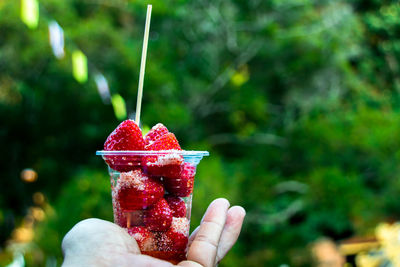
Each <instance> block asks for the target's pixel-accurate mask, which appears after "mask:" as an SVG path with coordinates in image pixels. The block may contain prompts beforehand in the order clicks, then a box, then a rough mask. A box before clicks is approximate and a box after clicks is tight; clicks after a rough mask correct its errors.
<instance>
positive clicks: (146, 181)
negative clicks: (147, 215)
mask: <svg viewBox="0 0 400 267" xmlns="http://www.w3.org/2000/svg"><path fill="white" fill-rule="evenodd" d="M114 190H115V195H114V197H115V198H116V199H117V201H118V203H119V205H120V207H121V209H122V210H123V211H134V210H140V209H144V208H147V207H149V206H151V205H152V204H154V203H156V202H157V201H158V200H159V199H160V198H162V196H163V195H164V188H163V186H162V185H161V184H160V183H159V182H158V181H155V180H153V179H151V178H149V177H148V176H146V175H145V174H144V173H143V172H142V171H141V170H135V171H130V172H123V173H121V174H120V177H119V179H118V183H117V186H116V187H115V189H114Z"/></svg>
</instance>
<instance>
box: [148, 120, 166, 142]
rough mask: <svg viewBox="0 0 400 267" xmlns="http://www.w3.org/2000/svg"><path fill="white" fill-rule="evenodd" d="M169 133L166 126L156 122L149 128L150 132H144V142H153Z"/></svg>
mask: <svg viewBox="0 0 400 267" xmlns="http://www.w3.org/2000/svg"><path fill="white" fill-rule="evenodd" d="M167 133H169V131H168V129H167V127H165V126H164V125H163V124H162V123H157V124H156V125H154V126H153V128H151V130H150V132H148V133H147V134H146V136H145V137H144V142H145V144H146V146H147V145H150V144H152V143H154V142H155V141H156V140H157V139H158V138H160V137H161V136H163V135H165V134H167Z"/></svg>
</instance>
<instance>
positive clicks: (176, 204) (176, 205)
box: [165, 196, 186, 217]
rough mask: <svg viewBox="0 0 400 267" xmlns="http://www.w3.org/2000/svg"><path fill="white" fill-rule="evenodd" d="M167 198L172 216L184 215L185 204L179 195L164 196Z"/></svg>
mask: <svg viewBox="0 0 400 267" xmlns="http://www.w3.org/2000/svg"><path fill="white" fill-rule="evenodd" d="M165 200H167V202H168V205H169V207H170V208H171V210H172V216H174V217H185V216H186V204H185V202H184V201H183V200H182V199H181V198H179V197H173V196H167V197H166V198H165Z"/></svg>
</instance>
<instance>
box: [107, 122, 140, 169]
mask: <svg viewBox="0 0 400 267" xmlns="http://www.w3.org/2000/svg"><path fill="white" fill-rule="evenodd" d="M144 147H145V144H144V139H143V136H142V131H141V130H140V128H139V126H138V125H137V124H136V123H135V122H134V121H133V120H125V121H123V122H121V124H120V125H118V127H117V128H116V129H115V130H114V131H113V132H112V133H111V134H110V135H109V136H108V137H107V140H106V142H105V143H104V150H107V151H114V150H144ZM106 162H107V164H108V165H109V166H110V167H111V168H112V169H114V170H117V171H121V172H123V171H130V170H134V169H137V168H138V167H137V166H138V165H139V164H138V163H140V160H138V159H137V158H135V157H129V156H124V157H122V156H107V158H106Z"/></svg>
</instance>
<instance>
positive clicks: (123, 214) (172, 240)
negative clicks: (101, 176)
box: [96, 150, 209, 264]
mask: <svg viewBox="0 0 400 267" xmlns="http://www.w3.org/2000/svg"><path fill="white" fill-rule="evenodd" d="M96 155H99V156H102V157H103V159H104V161H105V162H106V163H107V165H108V170H109V174H110V177H111V179H110V180H111V193H112V202H113V211H114V222H115V223H116V224H117V225H119V226H121V227H123V228H125V229H126V231H127V232H128V233H129V234H130V235H131V236H132V237H133V238H135V240H136V241H137V243H138V245H139V248H140V250H141V252H142V253H143V254H146V255H150V256H153V257H156V258H159V259H163V260H167V261H169V262H171V263H174V264H176V263H178V262H180V261H182V260H185V259H186V250H187V242H188V237H189V230H190V229H189V227H190V214H191V208H192V196H193V184H194V176H195V173H196V167H197V165H198V164H199V162H200V161H201V159H202V158H203V157H204V156H208V155H209V153H208V152H207V151H181V150H168V151H97V152H96Z"/></svg>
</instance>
